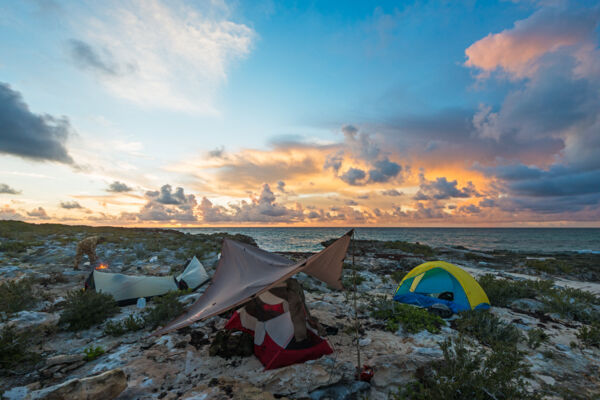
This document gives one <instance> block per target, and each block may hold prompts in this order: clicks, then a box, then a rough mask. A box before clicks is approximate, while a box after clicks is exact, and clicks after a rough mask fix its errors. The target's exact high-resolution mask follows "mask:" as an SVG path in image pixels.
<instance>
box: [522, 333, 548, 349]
mask: <svg viewBox="0 0 600 400" xmlns="http://www.w3.org/2000/svg"><path fill="white" fill-rule="evenodd" d="M549 337H550V336H548V334H547V333H546V332H544V330H543V329H540V328H535V329H530V330H529V331H527V345H528V346H529V348H531V349H537V348H538V347H540V346H541V345H542V343H544V342H546V341H548V338H549Z"/></svg>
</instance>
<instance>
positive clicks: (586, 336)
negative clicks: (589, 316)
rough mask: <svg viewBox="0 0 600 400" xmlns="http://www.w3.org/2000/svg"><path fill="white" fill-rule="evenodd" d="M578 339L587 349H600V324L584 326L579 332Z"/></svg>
mask: <svg viewBox="0 0 600 400" xmlns="http://www.w3.org/2000/svg"><path fill="white" fill-rule="evenodd" d="M577 339H579V340H580V341H581V343H582V344H583V345H584V346H586V347H592V346H593V347H598V348H600V323H594V324H593V325H591V326H585V325H584V326H582V327H581V328H579V331H578V332H577Z"/></svg>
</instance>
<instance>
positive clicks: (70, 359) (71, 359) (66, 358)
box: [46, 354, 85, 367]
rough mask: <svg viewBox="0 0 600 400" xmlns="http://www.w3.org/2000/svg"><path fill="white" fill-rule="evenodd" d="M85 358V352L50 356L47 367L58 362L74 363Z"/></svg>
mask: <svg viewBox="0 0 600 400" xmlns="http://www.w3.org/2000/svg"><path fill="white" fill-rule="evenodd" d="M84 358H85V355H84V354H61V355H59V356H54V357H50V358H48V359H47V360H46V367H51V366H53V365H58V364H72V363H76V362H78V361H82V360H83V359H84Z"/></svg>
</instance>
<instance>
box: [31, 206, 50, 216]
mask: <svg viewBox="0 0 600 400" xmlns="http://www.w3.org/2000/svg"><path fill="white" fill-rule="evenodd" d="M27 215H29V216H30V217H33V218H37V219H50V217H49V216H48V214H46V210H44V209H43V208H42V207H37V208H34V209H33V210H31V211H28V212H27Z"/></svg>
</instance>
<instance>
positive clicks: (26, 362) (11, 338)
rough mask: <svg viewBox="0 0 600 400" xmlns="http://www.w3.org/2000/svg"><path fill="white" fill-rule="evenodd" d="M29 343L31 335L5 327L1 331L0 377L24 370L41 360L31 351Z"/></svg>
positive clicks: (11, 327)
mask: <svg viewBox="0 0 600 400" xmlns="http://www.w3.org/2000/svg"><path fill="white" fill-rule="evenodd" d="M29 342H30V334H28V333H27V332H17V331H16V329H15V328H14V327H13V326H12V325H4V327H3V328H2V330H1V331H0V375H3V374H6V373H7V372H9V371H13V370H15V369H17V370H20V369H24V368H26V367H28V366H30V365H31V364H33V363H35V362H37V361H38V360H39V359H40V355H39V354H37V353H34V352H31V351H29V347H30V346H29Z"/></svg>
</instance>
